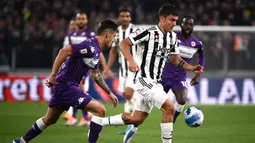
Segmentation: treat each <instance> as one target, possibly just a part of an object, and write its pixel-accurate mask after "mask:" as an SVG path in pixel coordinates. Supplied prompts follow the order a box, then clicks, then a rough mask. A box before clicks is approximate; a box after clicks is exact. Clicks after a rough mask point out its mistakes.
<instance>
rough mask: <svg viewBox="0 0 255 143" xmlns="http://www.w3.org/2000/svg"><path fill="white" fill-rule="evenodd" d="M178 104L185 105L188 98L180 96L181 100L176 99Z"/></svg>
mask: <svg viewBox="0 0 255 143" xmlns="http://www.w3.org/2000/svg"><path fill="white" fill-rule="evenodd" d="M176 100H177V103H178V104H180V105H184V104H186V101H187V96H180V97H179V98H177V99H176Z"/></svg>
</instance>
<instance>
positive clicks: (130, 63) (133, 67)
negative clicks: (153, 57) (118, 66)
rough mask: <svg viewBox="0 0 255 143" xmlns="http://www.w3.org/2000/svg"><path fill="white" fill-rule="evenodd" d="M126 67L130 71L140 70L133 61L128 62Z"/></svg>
mask: <svg viewBox="0 0 255 143" xmlns="http://www.w3.org/2000/svg"><path fill="white" fill-rule="evenodd" d="M128 69H129V71H131V72H137V71H139V70H140V68H139V66H138V65H137V63H136V62H135V61H131V62H129V64H128Z"/></svg>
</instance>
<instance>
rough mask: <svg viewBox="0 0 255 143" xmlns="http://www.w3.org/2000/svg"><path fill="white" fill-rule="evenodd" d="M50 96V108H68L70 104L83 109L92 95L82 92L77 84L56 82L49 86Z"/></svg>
mask: <svg viewBox="0 0 255 143" xmlns="http://www.w3.org/2000/svg"><path fill="white" fill-rule="evenodd" d="M51 91H52V97H51V99H50V101H49V107H50V108H60V109H64V110H68V109H69V107H70V106H72V107H75V108H78V109H84V108H85V107H86V106H87V104H88V103H89V102H90V101H91V100H92V97H91V96H89V95H88V94H86V93H84V92H83V91H82V90H81V89H80V88H79V87H78V86H77V85H73V84H71V83H58V84H55V85H54V86H53V87H51Z"/></svg>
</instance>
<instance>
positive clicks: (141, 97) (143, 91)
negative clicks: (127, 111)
mask: <svg viewBox="0 0 255 143" xmlns="http://www.w3.org/2000/svg"><path fill="white" fill-rule="evenodd" d="M134 90H135V93H134V110H137V111H143V112H147V113H148V114H149V113H150V112H151V110H152V108H153V106H155V107H157V108H158V109H160V108H161V107H162V105H163V104H164V103H165V101H166V100H167V99H170V98H169V96H168V95H167V93H166V92H165V91H164V89H163V86H162V84H160V83H157V82H156V81H153V80H151V79H147V78H141V77H139V78H138V79H137V81H136V83H135V86H134Z"/></svg>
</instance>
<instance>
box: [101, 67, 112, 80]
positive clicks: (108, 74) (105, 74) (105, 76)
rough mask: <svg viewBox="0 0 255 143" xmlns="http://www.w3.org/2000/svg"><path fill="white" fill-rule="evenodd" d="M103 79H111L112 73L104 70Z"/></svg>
mask: <svg viewBox="0 0 255 143" xmlns="http://www.w3.org/2000/svg"><path fill="white" fill-rule="evenodd" d="M103 77H104V78H112V77H113V73H112V71H111V70H110V69H108V68H106V69H105V70H104V71H103Z"/></svg>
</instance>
